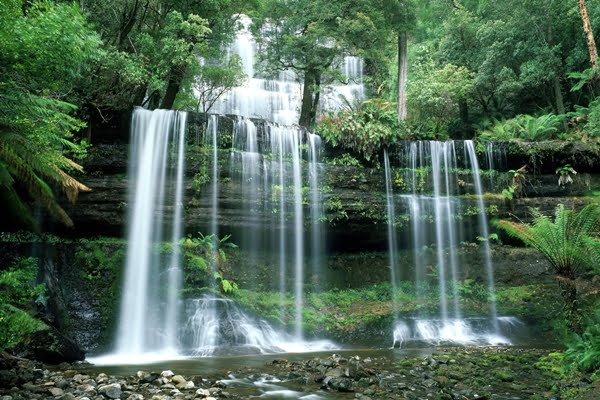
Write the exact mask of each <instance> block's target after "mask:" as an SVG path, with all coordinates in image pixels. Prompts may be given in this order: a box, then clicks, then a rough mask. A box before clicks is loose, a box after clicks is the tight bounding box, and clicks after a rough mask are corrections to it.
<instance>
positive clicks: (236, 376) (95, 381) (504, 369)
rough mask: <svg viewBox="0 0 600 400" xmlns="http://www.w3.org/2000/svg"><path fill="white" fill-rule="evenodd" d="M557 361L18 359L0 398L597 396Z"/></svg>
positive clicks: (599, 394) (5, 375)
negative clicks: (105, 362) (160, 365)
mask: <svg viewBox="0 0 600 400" xmlns="http://www.w3.org/2000/svg"><path fill="white" fill-rule="evenodd" d="M390 351H392V350H390ZM553 357H554V358H555V357H556V353H553V352H552V351H551V350H536V349H518V348H498V347H490V348H484V347H479V348H438V349H436V351H435V352H433V354H432V355H431V356H427V357H406V358H400V359H398V358H389V357H385V356H374V357H359V356H342V355H337V354H332V355H330V356H328V357H311V356H310V355H306V358H301V359H296V360H294V361H289V360H288V359H286V358H285V355H282V357H281V358H275V359H273V360H271V361H269V362H267V363H265V364H264V365H262V366H259V367H242V368H237V369H235V370H232V371H227V372H226V373H225V374H223V373H222V371H218V372H217V371H215V375H214V376H213V375H212V374H210V373H209V374H204V376H200V375H185V374H178V373H177V371H175V370H173V371H171V370H162V371H150V370H140V371H137V372H136V373H135V374H133V375H129V376H115V375H109V374H106V373H103V372H98V371H99V370H100V369H101V367H95V369H93V371H94V372H91V370H89V367H90V366H89V365H85V364H76V365H69V364H63V365H61V366H59V368H58V369H56V368H53V369H52V370H51V369H48V368H47V367H45V366H43V365H41V364H37V363H33V362H29V361H13V362H11V363H6V362H5V363H4V364H5V365H3V368H4V369H2V370H0V400H25V399H58V400H105V399H127V400H142V399H152V400H171V399H173V400H175V399H184V400H188V399H207V400H211V399H246V398H271V399H285V398H291V399H294V398H297V399H308V400H311V399H312V400H314V399H375V398H378V399H461V400H463V399H565V398H573V399H599V398H600V381H598V380H596V381H595V380H594V379H593V376H590V375H583V374H578V373H572V374H569V375H565V374H563V373H560V372H559V371H558V370H557V368H556V364H553V363H552V359H553ZM86 368H88V369H86Z"/></svg>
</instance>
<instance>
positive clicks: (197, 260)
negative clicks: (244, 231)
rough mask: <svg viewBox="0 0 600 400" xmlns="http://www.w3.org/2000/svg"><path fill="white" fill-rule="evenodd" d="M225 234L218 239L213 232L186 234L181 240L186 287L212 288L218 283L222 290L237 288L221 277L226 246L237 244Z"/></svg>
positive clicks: (228, 290)
mask: <svg viewBox="0 0 600 400" xmlns="http://www.w3.org/2000/svg"><path fill="white" fill-rule="evenodd" d="M230 238H231V235H226V236H224V237H222V238H221V239H219V238H218V237H217V236H216V235H215V234H210V235H203V234H202V233H200V232H198V236H194V237H192V236H188V237H187V238H185V239H184V240H183V242H182V249H183V252H184V253H183V254H184V260H185V283H186V285H187V286H188V287H191V288H198V287H208V288H213V287H214V286H215V285H214V283H218V285H219V288H220V290H221V291H222V292H224V293H228V292H231V291H234V290H236V289H237V284H236V283H234V282H231V281H229V280H227V279H225V278H224V277H223V273H224V269H225V264H226V262H227V254H226V252H225V249H226V248H230V249H233V248H236V247H237V246H236V245H235V244H233V243H231V242H229V239H230Z"/></svg>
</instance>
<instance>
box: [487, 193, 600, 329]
mask: <svg viewBox="0 0 600 400" xmlns="http://www.w3.org/2000/svg"><path fill="white" fill-rule="evenodd" d="M532 214H533V217H534V220H533V223H532V224H531V225H529V224H525V223H516V222H513V221H505V220H502V221H498V222H496V225H497V226H498V227H499V228H501V229H503V230H504V231H506V232H507V233H508V234H509V235H510V236H513V237H516V238H518V239H520V240H522V241H523V242H524V243H525V244H527V245H529V246H531V247H534V248H535V249H537V250H538V251H540V252H541V253H542V254H543V255H544V256H545V257H546V259H547V260H548V261H549V262H550V265H551V266H552V268H554V270H555V272H556V274H557V276H558V278H559V285H560V286H561V288H562V295H563V299H564V301H565V305H566V308H567V314H568V319H569V323H570V325H571V327H572V328H573V330H574V331H575V332H578V333H581V321H582V315H581V310H580V309H579V307H578V304H577V301H578V299H577V283H576V281H575V279H577V277H578V275H580V274H581V273H582V272H589V271H596V272H600V271H598V269H599V268H598V261H600V244H599V242H600V240H599V230H600V207H599V206H598V205H597V204H591V205H588V206H586V207H584V208H583V209H582V210H581V211H580V212H579V213H575V212H574V211H572V210H566V209H565V207H564V205H562V204H559V205H558V206H557V207H556V210H555V213H554V221H552V220H551V219H550V218H549V217H547V216H545V215H542V214H541V213H540V212H539V211H537V210H532Z"/></svg>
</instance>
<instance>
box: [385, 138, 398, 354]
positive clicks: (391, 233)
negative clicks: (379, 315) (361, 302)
mask: <svg viewBox="0 0 600 400" xmlns="http://www.w3.org/2000/svg"><path fill="white" fill-rule="evenodd" d="M383 157H384V167H385V200H386V210H387V237H388V254H389V259H390V279H391V283H392V307H393V312H394V323H396V322H397V320H396V312H397V310H398V304H397V300H396V298H397V296H396V295H397V291H398V277H397V274H398V272H397V270H398V256H397V240H396V228H395V226H394V223H395V221H396V209H395V205H394V192H393V189H392V173H391V167H390V159H389V156H388V152H387V149H385V150H384V151H383ZM395 345H396V342H395V341H394V346H395Z"/></svg>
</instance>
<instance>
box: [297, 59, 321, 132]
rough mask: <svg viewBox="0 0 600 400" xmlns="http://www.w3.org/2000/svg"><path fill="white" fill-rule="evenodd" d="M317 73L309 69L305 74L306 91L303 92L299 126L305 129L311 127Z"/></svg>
mask: <svg viewBox="0 0 600 400" xmlns="http://www.w3.org/2000/svg"><path fill="white" fill-rule="evenodd" d="M316 78H317V71H316V70H314V69H308V70H307V71H306V73H305V74H304V89H303V91H302V108H301V109H300V121H298V125H300V126H303V127H305V128H309V127H310V120H311V115H312V108H313V88H314V85H315V83H316Z"/></svg>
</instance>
